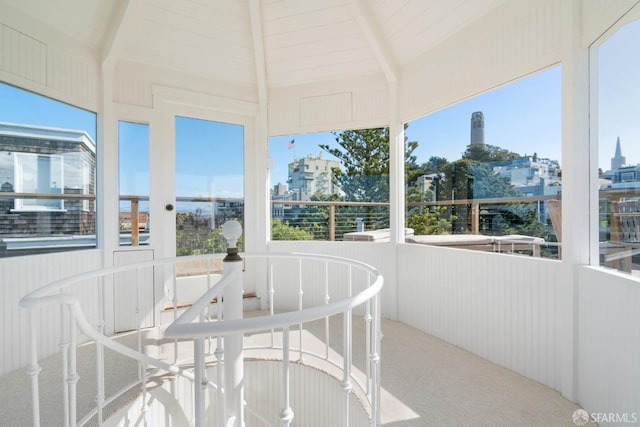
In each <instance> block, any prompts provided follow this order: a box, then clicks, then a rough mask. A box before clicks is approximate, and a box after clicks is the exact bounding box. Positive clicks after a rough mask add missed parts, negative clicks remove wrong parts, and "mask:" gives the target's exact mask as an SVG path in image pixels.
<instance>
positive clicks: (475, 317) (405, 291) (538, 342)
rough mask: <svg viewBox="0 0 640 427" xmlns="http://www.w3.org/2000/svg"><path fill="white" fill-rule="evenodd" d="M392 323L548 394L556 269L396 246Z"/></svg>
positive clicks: (554, 358)
mask: <svg viewBox="0 0 640 427" xmlns="http://www.w3.org/2000/svg"><path fill="white" fill-rule="evenodd" d="M398 260H399V261H398V266H397V268H398V270H397V271H398V299H399V306H400V307H401V310H400V311H399V315H398V317H399V320H400V321H402V322H404V323H406V324H408V325H410V326H413V327H416V328H418V329H421V330H423V331H424V332H426V333H429V334H431V335H434V336H436V337H438V338H441V339H443V340H445V341H447V342H450V343H452V344H455V345H457V346H460V347H461V348H464V349H466V350H468V351H471V352H473V353H475V354H478V355H479V356H481V357H484V358H486V359H488V360H490V361H492V362H495V363H497V364H499V365H502V366H504V367H507V368H509V369H512V370H514V371H515V372H518V373H520V374H522V375H524V376H527V377H529V378H532V379H534V380H536V381H539V382H541V383H543V384H545V385H547V386H550V387H552V388H556V389H557V388H558V387H559V378H558V372H557V370H556V369H555V366H556V365H557V363H558V361H559V359H560V355H559V354H558V353H557V352H556V351H555V344H554V343H555V340H556V339H557V335H556V334H557V325H556V323H555V316H554V313H555V312H556V298H555V297H556V295H555V293H554V288H555V287H556V286H557V283H556V281H557V279H556V278H557V277H558V274H557V272H558V271H559V268H560V263H558V262H553V261H548V260H541V259H535V258H531V257H524V256H523V257H520V256H510V255H500V254H492V253H483V252H477V251H464V250H455V249H445V248H435V247H429V246H417V245H401V246H400V247H399V256H398Z"/></svg>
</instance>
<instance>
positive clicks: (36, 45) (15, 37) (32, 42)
mask: <svg viewBox="0 0 640 427" xmlns="http://www.w3.org/2000/svg"><path fill="white" fill-rule="evenodd" d="M0 43H1V44H0V57H1V59H0V69H2V70H4V71H6V72H8V73H11V74H14V75H16V76H19V77H21V78H23V79H26V80H29V81H32V82H35V83H38V84H45V83H46V78H47V47H46V45H45V44H44V43H42V42H40V41H38V40H36V39H34V38H32V37H29V36H28V35H26V34H23V33H21V32H19V31H16V30H15V29H13V28H11V27H9V26H7V25H3V24H0Z"/></svg>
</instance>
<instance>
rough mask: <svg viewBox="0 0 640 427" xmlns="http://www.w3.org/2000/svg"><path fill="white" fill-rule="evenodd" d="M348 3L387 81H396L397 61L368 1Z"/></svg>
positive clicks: (352, 0) (350, 0) (357, 0)
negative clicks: (372, 14) (368, 5)
mask: <svg viewBox="0 0 640 427" xmlns="http://www.w3.org/2000/svg"><path fill="white" fill-rule="evenodd" d="M348 3H349V9H350V10H351V13H352V15H353V18H354V19H355V20H356V22H357V23H358V26H359V27H360V30H361V31H362V34H363V35H364V37H365V39H366V40H367V43H369V47H370V48H371V50H372V51H373V54H374V55H375V57H376V60H377V61H378V64H379V65H380V68H382V71H383V73H384V75H385V77H386V78H387V81H388V82H389V83H396V82H397V81H398V77H397V73H396V64H395V61H394V60H393V56H392V55H391V53H390V51H389V48H388V46H387V44H386V43H385V41H384V38H383V37H382V34H381V32H380V29H379V28H378V27H377V25H376V24H375V20H374V19H373V17H372V16H371V13H370V12H369V9H368V7H367V5H366V3H365V2H364V1H363V0H349V1H348Z"/></svg>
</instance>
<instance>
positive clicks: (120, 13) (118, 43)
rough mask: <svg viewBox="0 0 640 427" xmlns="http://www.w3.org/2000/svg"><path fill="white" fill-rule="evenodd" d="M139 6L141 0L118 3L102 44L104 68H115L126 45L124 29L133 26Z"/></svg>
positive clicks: (124, 0) (126, 0)
mask: <svg viewBox="0 0 640 427" xmlns="http://www.w3.org/2000/svg"><path fill="white" fill-rule="evenodd" d="M139 4H140V2H139V0H122V1H119V2H117V3H116V5H117V6H116V10H115V12H114V17H113V18H112V22H111V24H110V25H109V31H108V32H107V35H106V37H105V40H104V41H103V44H102V65H103V66H104V67H113V66H114V63H115V60H116V58H117V56H118V54H119V53H120V52H121V50H122V45H123V43H124V41H123V39H124V29H126V28H127V27H128V26H129V25H131V24H130V23H131V21H132V20H133V18H134V17H135V16H136V11H137V9H138V7H139Z"/></svg>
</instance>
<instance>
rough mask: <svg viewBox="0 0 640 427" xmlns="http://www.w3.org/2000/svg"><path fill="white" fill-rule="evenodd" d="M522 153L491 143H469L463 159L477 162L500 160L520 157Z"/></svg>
mask: <svg viewBox="0 0 640 427" xmlns="http://www.w3.org/2000/svg"><path fill="white" fill-rule="evenodd" d="M520 157H522V156H520V154H518V153H514V152H513V151H509V150H506V149H504V148H500V147H497V146H495V145H489V144H469V145H467V149H466V150H465V152H464V153H462V159H465V160H473V161H476V162H499V161H505V160H515V159H519V158H520Z"/></svg>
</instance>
